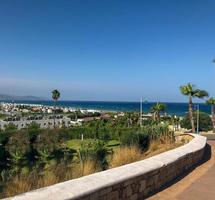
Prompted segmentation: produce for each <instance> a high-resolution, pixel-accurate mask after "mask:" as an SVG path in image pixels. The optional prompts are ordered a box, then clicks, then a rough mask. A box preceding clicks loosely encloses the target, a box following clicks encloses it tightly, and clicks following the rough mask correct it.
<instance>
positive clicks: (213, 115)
mask: <svg viewBox="0 0 215 200" xmlns="http://www.w3.org/2000/svg"><path fill="white" fill-rule="evenodd" d="M211 117H212V125H213V133H215V112H214V105H211Z"/></svg>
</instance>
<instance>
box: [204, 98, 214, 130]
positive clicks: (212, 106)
mask: <svg viewBox="0 0 215 200" xmlns="http://www.w3.org/2000/svg"><path fill="white" fill-rule="evenodd" d="M206 104H207V105H210V106H211V121H212V124H213V133H215V110H214V109H215V107H214V106H215V98H213V97H211V98H210V99H208V100H207V101H206Z"/></svg>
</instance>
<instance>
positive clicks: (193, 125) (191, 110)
mask: <svg viewBox="0 0 215 200" xmlns="http://www.w3.org/2000/svg"><path fill="white" fill-rule="evenodd" d="M189 117H190V123H191V127H192V132H193V133H195V130H196V129H195V123H194V118H193V102H192V96H189Z"/></svg>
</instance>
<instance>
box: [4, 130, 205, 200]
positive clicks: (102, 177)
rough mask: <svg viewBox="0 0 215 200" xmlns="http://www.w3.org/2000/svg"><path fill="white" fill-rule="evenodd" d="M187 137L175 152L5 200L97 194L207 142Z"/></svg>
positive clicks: (157, 167)
mask: <svg viewBox="0 0 215 200" xmlns="http://www.w3.org/2000/svg"><path fill="white" fill-rule="evenodd" d="M189 135H191V136H193V139H192V140H191V141H190V142H189V143H187V144H185V145H183V146H181V147H178V148H176V149H173V150H169V151H166V152H164V153H161V154H158V155H155V156H153V157H150V158H147V159H144V160H141V161H138V162H134V163H130V164H126V165H123V166H120V167H116V168H112V169H109V170H106V171H102V172H97V173H94V174H91V175H88V176H83V177H81V178H77V179H72V180H69V181H65V182H62V183H57V184H54V185H51V186H48V187H44V188H40V189H37V190H33V191H30V192H27V193H23V194H20V195H17V196H14V197H10V198H6V199H5V200H40V199H46V200H51V199H55V200H65V199H70V200H73V199H78V198H81V197H84V196H85V195H89V194H93V193H94V192H96V191H100V190H102V189H104V188H108V187H110V186H113V185H116V184H118V183H121V182H125V181H129V180H130V179H133V178H136V177H138V176H141V175H143V174H145V173H148V172H151V171H154V170H156V169H159V168H162V167H164V166H166V165H169V164H171V163H174V162H175V161H177V160H178V159H181V158H183V157H185V156H186V155H187V154H191V153H195V152H197V151H199V150H201V149H203V148H204V147H205V145H206V142H207V139H206V137H204V136H200V135H197V134H189Z"/></svg>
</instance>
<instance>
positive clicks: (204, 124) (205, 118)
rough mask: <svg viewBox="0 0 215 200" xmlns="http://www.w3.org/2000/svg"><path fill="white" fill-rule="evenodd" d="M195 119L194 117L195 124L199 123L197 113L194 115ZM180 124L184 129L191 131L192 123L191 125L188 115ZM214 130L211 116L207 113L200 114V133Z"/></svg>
mask: <svg viewBox="0 0 215 200" xmlns="http://www.w3.org/2000/svg"><path fill="white" fill-rule="evenodd" d="M193 117H194V123H195V124H196V122H197V120H196V119H197V113H196V112H194V113H193ZM180 124H181V127H182V128H186V129H191V123H190V118H189V115H188V114H187V115H186V116H185V117H184V118H183V119H182V120H181V122H180ZM196 128H197V127H196ZM212 129H213V126H212V122H211V118H210V116H209V115H208V114H207V113H204V112H200V113H199V131H209V130H212Z"/></svg>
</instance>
